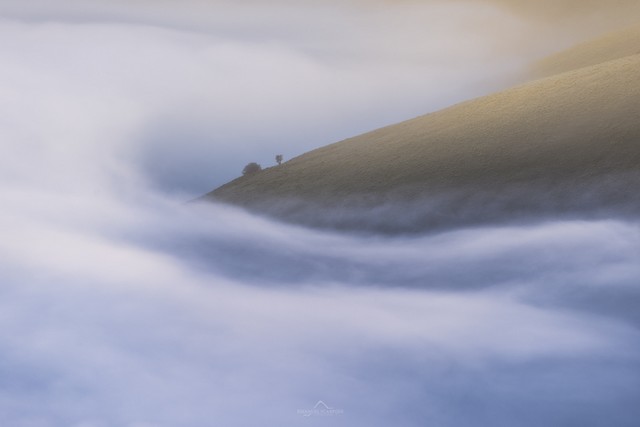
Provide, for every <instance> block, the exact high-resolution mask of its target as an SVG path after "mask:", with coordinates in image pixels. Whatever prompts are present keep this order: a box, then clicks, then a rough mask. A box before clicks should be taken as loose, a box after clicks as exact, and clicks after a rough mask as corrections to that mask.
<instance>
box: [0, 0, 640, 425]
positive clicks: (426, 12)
mask: <svg viewBox="0 0 640 427" xmlns="http://www.w3.org/2000/svg"><path fill="white" fill-rule="evenodd" d="M610 3H611V2H596V1H593V2H578V1H574V2H552V1H551V0H549V1H548V2H533V1H522V2H512V3H509V4H507V2H506V1H505V2H501V1H495V2H491V1H480V0H475V1H468V2H465V1H460V2H453V1H447V2H443V1H425V2H419V1H393V2H390V1H386V2H385V1H340V2H338V1H317V2H312V1H301V0H297V1H294V0H291V1H285V0H282V1H276V2H266V1H245V2H238V1H233V2H232V1H228V2H223V1H195V0H186V1H184V0H183V1H161V0H157V1H141V0H137V1H136V0H129V1H88V0H78V1H64V0H60V1H55V0H48V1H45V0H43V1H36V0H30V1H24V0H15V1H13V0H1V1H0V17H1V18H0V64H2V66H1V67H0V147H1V148H2V156H0V207H1V208H0V233H1V237H2V238H1V239H0V426H3V427H4V426H8V427H210V426H214V425H215V426H231V427H236V426H238V427H244V426H246V427H250V426H251V427H255V426H257V425H263V426H281V427H293V426H325V427H326V426H328V425H330V426H335V427H338V426H357V427H359V426H363V427H364V426H367V427H387V426H390V425H393V426H403V427H404V426H415V427H424V426H434V427H435V426H437V427H467V426H496V427H513V426H524V427H529V426H530V427H539V426H558V425H571V426H574V425H576V426H581V427H592V426H593V427H596V426H602V425H611V426H616V427H635V426H636V425H637V423H638V419H639V418H640V410H639V409H638V405H637V402H638V401H640V335H639V333H638V326H639V325H640V316H639V315H638V309H637V308H638V304H639V303H640V290H639V289H638V283H639V281H638V278H639V277H640V267H639V266H640V243H639V242H640V227H639V225H638V223H637V221H613V220H600V221H583V220H572V221H569V220H566V219H565V220H548V221H545V222H544V223H535V221H534V222H532V223H530V224H529V225H526V226H517V225H510V226H504V225H496V226H494V227H484V228H464V229H447V230H444V231H442V232H440V233H438V234H432V235H423V236H417V237H412V238H408V237H404V238H400V237H396V238H383V237H380V236H360V237H354V236H340V235H336V234H331V233H321V232H315V231H310V230H305V229H302V228H298V227H289V226H285V225H282V224H278V223H273V222H270V221H267V220H265V219H262V218H259V217H255V216H252V215H249V214H247V213H245V212H241V211H238V210H235V209H233V208H230V207H226V206H218V205H211V206H209V207H202V206H201V207H195V206H193V205H189V206H185V205H183V204H182V203H181V202H182V201H184V200H185V199H188V198H191V197H195V196H197V195H199V194H201V193H203V192H206V191H208V190H210V189H212V188H213V187H215V186H217V185H219V184H221V183H223V182H225V181H227V180H229V179H231V178H233V177H235V176H237V175H239V174H240V171H241V170H242V167H243V166H244V165H245V164H246V163H248V162H250V161H258V162H260V163H262V164H263V165H265V166H266V165H268V164H269V163H272V162H273V156H274V155H275V154H279V153H282V154H284V156H285V158H290V157H291V156H292V155H296V154H300V153H302V152H304V151H306V150H308V149H311V148H314V147H317V146H320V145H324V144H326V143H330V142H333V141H335V140H338V139H340V138H344V137H347V136H351V135H354V134H357V133H359V132H362V131H366V130H370V129H372V128H374V127H378V126H381V125H384V124H387V123H392V122H395V121H398V120H402V119H405V118H408V117H411V116H415V115H418V114H421V113H425V112H428V111H431V110H434V109H437V108H440V107H442V106H445V105H448V104H450V103H452V102H456V101H459V100H462V99H466V98H468V97H471V96H475V95H479V94H483V93H486V92H488V91H491V90H494V89H495V88H499V87H504V86H507V85H509V84H510V83H511V82H514V81H517V80H519V79H521V78H522V76H523V70H524V69H525V67H526V64H528V63H529V61H530V60H532V59H534V58H536V57H538V56H541V55H544V54H545V53H546V52H551V51H554V50H557V49H560V48H562V47H564V46H567V45H569V44H571V43H572V42H573V41H576V40H579V39H580V38H581V37H582V36H583V35H585V34H587V33H594V34H595V33H598V32H600V31H603V30H604V29H605V28H606V27H608V26H610V25H612V22H614V21H616V20H618V19H622V18H620V17H621V16H622V17H626V16H629V11H630V10H632V8H634V7H636V6H635V5H634V4H633V2H626V3H625V2H616V8H615V9H613V10H611V8H610V5H609V4H610ZM542 4H548V7H549V8H553V9H552V10H553V12H552V13H551V12H549V10H551V9H547V6H545V7H541V8H540V7H538V5H542ZM587 4H589V5H592V7H587V8H585V7H584V5H587ZM605 4H606V6H607V8H608V10H606V9H603V8H602V7H604V6H605ZM564 5H567V6H566V7H565V6H564ZM595 11H597V13H595ZM623 11H626V12H627V13H622V12H623ZM595 16H598V18H597V19H596V18H594V17H595ZM541 34H544V36H542V35H541ZM471 208H472V207H470V209H471ZM391 214H393V212H391ZM320 400H322V401H323V402H325V403H326V404H327V405H329V406H331V407H333V408H335V409H339V410H340V411H343V412H341V413H340V414H336V415H334V416H331V417H330V418H327V417H321V416H311V417H304V416H303V415H301V414H300V413H299V411H305V410H310V409H312V408H313V407H314V406H315V405H317V404H318V401H320Z"/></svg>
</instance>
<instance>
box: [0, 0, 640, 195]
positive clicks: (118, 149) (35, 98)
mask: <svg viewBox="0 0 640 427" xmlns="http://www.w3.org/2000/svg"><path fill="white" fill-rule="evenodd" d="M1 3H2V4H0V16H1V17H2V20H1V21H0V32H1V35H2V38H1V40H2V41H0V43H1V49H0V55H1V58H0V59H1V60H2V63H3V69H2V71H0V73H1V74H0V78H1V81H2V82H3V85H2V87H1V90H2V107H1V108H2V116H3V117H4V119H3V120H4V121H5V122H6V123H7V125H6V126H3V127H2V130H1V131H2V133H3V135H2V137H3V139H4V140H5V141H12V143H13V144H14V145H18V146H20V149H19V150H15V151H16V152H13V153H12V156H11V157H10V158H7V159H6V160H5V161H4V162H3V168H2V169H3V174H4V175H6V178H7V179H12V180H18V181H36V182H41V181H43V180H46V181H50V183H51V184H52V185H53V186H55V187H56V188H68V189H69V190H70V191H75V190H76V189H77V187H85V186H86V185H87V182H91V183H92V185H95V184H94V183H95V182H97V181H102V182H103V185H104V186H113V185H115V186H118V185H120V186H126V185H128V183H130V182H131V181H132V180H134V179H137V180H139V181H140V184H141V185H148V186H149V187H151V188H153V189H155V190H159V191H161V192H165V193H170V194H173V195H180V196H182V197H185V198H192V197H195V196H198V195H200V194H203V193H205V192H207V191H210V190H212V189H213V188H215V187H217V186H219V185H221V184H223V183H225V182H227V181H229V180H231V179H233V178H235V177H237V176H239V175H240V173H241V171H242V169H243V167H244V166H245V165H246V164H247V163H249V162H254V161H255V162H258V163H260V164H261V165H263V166H265V167H266V166H269V165H272V164H274V163H275V155H276V154H282V155H283V156H284V158H285V160H286V159H290V158H292V157H294V156H297V155H300V154H302V153H304V152H306V151H308V150H310V149H313V148H317V147H320V146H323V145H326V144H329V143H332V142H336V141H339V140H341V139H344V138H347V137H350V136H355V135H358V134H360V133H362V132H365V131H369V130H372V129H375V128H378V127H381V126H384V125H387V124H392V123H395V122H398V121H401V120H405V119H409V118H412V117H414V116H417V115H421V114H425V113H428V112H431V111H434V110H437V109H440V108H443V107H445V106H449V105H451V104H453V103H456V102H459V101H463V100H466V99H469V98H472V97H475V96H479V95H483V94H487V93H490V92H493V91H495V90H497V89H500V88H506V87H508V86H510V85H512V84H513V83H515V82H518V81H522V80H524V79H526V77H525V76H526V69H527V66H528V64H529V63H531V62H532V61H533V60H535V59H537V58H539V57H543V56H545V55H546V54H547V53H551V52H555V51H557V50H561V49H562V48H564V47H567V46H570V45H571V44H573V42H575V41H577V40H579V39H582V38H583V37H584V36H585V35H586V34H591V33H599V32H601V31H603V30H604V29H605V28H606V27H607V25H608V24H606V23H607V22H609V21H610V20H614V21H615V22H617V20H615V19H614V18H613V17H612V18H610V19H609V18H608V17H609V14H606V13H605V14H603V13H602V9H603V8H602V7H601V8H600V13H599V15H598V20H597V22H598V25H595V24H593V23H592V21H593V19H592V15H593V13H589V12H590V9H587V8H586V7H577V8H575V11H574V12H573V13H569V12H568V10H567V8H562V10H561V11H559V12H555V13H554V14H545V13H543V12H544V10H546V8H542V7H534V6H531V3H532V2H524V1H523V2H515V1H510V2H507V1H502V2H501V1H495V2H492V1H480V0H476V1H454V2H449V1H447V2H443V1H425V2H420V1H400V2H388V1H374V0H372V1H356V0H354V1H347V2H344V1H341V2H337V1H323V2H314V1H309V2H292V1H285V0H281V1H272V2H264V1H260V2H257V1H253V2H252V1H245V2H240V3H239V2H225V1H198V0H187V1H181V2H175V1H142V0H138V1H127V2H124V1H101V0H92V1H71V0H56V1H53V2H52V1H42V2H39V1H35V0H32V1H26V2H25V1H18V0H15V1H14V0H3V1H2V2H1ZM537 3H538V2H535V4H537ZM556 3H558V2H553V4H556ZM574 3H575V2H567V5H571V9H572V10H573V8H574V6H573V5H574ZM579 3H580V2H579ZM558 4H561V2H560V3H558ZM580 4H582V3H580ZM624 4H625V3H624V2H621V3H620V5H621V6H619V7H618V8H610V9H612V10H613V11H614V12H615V13H614V12H612V13H611V14H610V15H611V16H614V17H615V16H619V15H623V14H622V13H621V12H620V11H623V10H626V9H628V8H624V7H622V5H624ZM626 4H633V2H629V3H626ZM557 8H559V6H554V7H553V10H554V11H555V10H556V9H557ZM592 9H593V8H592ZM623 16H624V15H623ZM558 20H561V21H562V23H561V25H559V24H558ZM22 165H29V166H30V167H26V166H25V167H22ZM96 165H98V167H96ZM25 175H26V176H25ZM97 175H104V176H100V177H98V176H97ZM79 176H83V177H86V178H87V179H86V180H85V179H82V180H78V179H77V177H79ZM79 181H80V182H79ZM85 190H86V188H85ZM95 190H96V191H102V190H103V189H102V188H95Z"/></svg>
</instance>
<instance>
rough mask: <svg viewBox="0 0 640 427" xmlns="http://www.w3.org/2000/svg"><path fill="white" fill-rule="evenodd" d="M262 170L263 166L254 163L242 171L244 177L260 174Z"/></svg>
mask: <svg viewBox="0 0 640 427" xmlns="http://www.w3.org/2000/svg"><path fill="white" fill-rule="evenodd" d="M261 170H262V166H260V165H259V164H257V163H255V162H252V163H249V164H248V165H247V166H245V167H244V169H242V175H252V174H254V173H257V172H260V171H261Z"/></svg>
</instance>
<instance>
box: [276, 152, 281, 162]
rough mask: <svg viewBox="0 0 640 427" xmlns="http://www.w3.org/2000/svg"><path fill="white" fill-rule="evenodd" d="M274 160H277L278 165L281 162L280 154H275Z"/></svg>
mask: <svg viewBox="0 0 640 427" xmlns="http://www.w3.org/2000/svg"><path fill="white" fill-rule="evenodd" d="M276 162H278V164H279V165H281V164H282V154H276Z"/></svg>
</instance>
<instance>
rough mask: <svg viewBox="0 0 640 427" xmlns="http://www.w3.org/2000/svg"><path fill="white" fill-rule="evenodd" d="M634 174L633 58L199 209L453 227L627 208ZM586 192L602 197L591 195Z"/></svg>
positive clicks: (350, 151) (354, 150) (286, 172)
mask: <svg viewBox="0 0 640 427" xmlns="http://www.w3.org/2000/svg"><path fill="white" fill-rule="evenodd" d="M639 171H640V55H634V56H630V57H626V58H623V59H618V60H614V61H609V62H606V63H603V64H599V65H595V66H591V67H587V68H582V69H579V70H577V71H572V72H569V73H565V74H562V75H559V76H555V77H551V78H547V79H543V80H538V81H535V82H532V83H529V84H526V85H523V86H520V87H517V88H514V89H511V90H507V91H505V92H502V93H498V94H494V95H490V96H487V97H483V98H480V99H476V100H472V101H469V102H465V103H462V104H459V105H456V106H453V107H451V108H448V109H446V110H443V111H440V112H437V113H434V114H429V115H426V116H422V117H418V118H415V119H412V120H409V121H406V122H403V123H399V124H396V125H393V126H389V127H385V128H382V129H379V130H375V131H373V132H370V133H367V134H364V135H361V136H357V137H355V138H350V139H347V140H345V141H342V142H338V143H336V144H332V145H328V146H326V147H322V148H320V149H317V150H314V151H311V152H309V153H306V154H304V155H302V156H300V157H297V158H295V159H292V160H290V161H288V162H286V163H284V164H283V165H282V166H277V167H273V168H269V169H266V170H264V171H262V172H260V173H258V174H256V175H252V176H245V177H241V178H238V179H236V180H234V181H232V182H230V183H229V184H226V185H224V186H222V187H220V188H218V189H216V190H214V191H213V192H211V193H209V194H208V195H206V196H205V198H208V199H216V200H221V201H225V202H230V203H234V204H239V205H243V206H246V207H249V208H251V209H254V210H257V211H262V212H265V213H268V214H271V215H275V216H278V217H281V218H285V219H288V220H292V221H296V222H302V223H308V224H315V225H324V226H342V227H347V228H349V227H352V226H358V221H359V220H360V219H362V215H363V214H364V213H367V212H368V213H371V212H372V211H371V209H374V208H377V207H380V206H381V205H391V206H394V207H395V208H397V207H398V206H400V205H402V204H405V205H406V206H405V208H401V211H396V212H392V211H391V210H387V211H385V212H382V211H380V212H378V213H379V215H393V216H395V217H398V216H403V215H404V216H406V214H407V212H405V211H409V210H411V212H412V215H418V216H419V218H417V217H412V219H407V218H404V219H402V220H401V221H405V222H407V221H408V222H411V221H414V222H415V221H417V220H419V222H420V223H421V224H422V225H421V226H426V227H428V226H431V225H434V224H436V223H440V222H442V221H445V222H446V221H449V220H450V218H452V217H460V218H461V220H460V222H469V221H471V222H473V221H475V220H479V221H482V220H483V218H484V219H486V220H491V219H496V220H497V219H498V218H503V217H504V216H505V215H509V214H512V213H513V212H527V211H532V210H533V211H536V210H540V209H542V210H546V211H549V212H554V211H557V210H564V211H566V210H571V207H572V206H573V207H575V209H574V210H578V211H579V210H581V209H585V208H588V207H591V208H594V207H599V206H601V205H603V204H604V205H607V204H616V203H619V202H621V201H624V200H625V199H629V198H631V197H633V193H634V192H635V189H634V190H629V189H628V188H627V187H628V186H629V185H635V184H640V182H639V181H637V180H636V173H637V172H639ZM623 181H624V182H623ZM587 183H588V184H589V185H588V187H584V186H585V185H587ZM593 185H595V186H596V187H597V188H600V190H599V191H600V192H601V193H602V194H599V195H598V196H597V197H596V196H593V195H590V194H591V193H593V192H594V191H596V190H594V188H595V187H593ZM559 189H561V190H562V191H560V190H559ZM558 191H560V192H558ZM554 192H556V193H554ZM452 194H456V195H457V196H452ZM549 197H550V198H549ZM574 199H575V200H574ZM443 200H444V201H443ZM569 200H570V201H569ZM416 201H420V202H419V203H417V202H416ZM471 201H473V202H471ZM585 203H586V204H585ZM489 207H491V208H489ZM543 207H544V209H543ZM340 209H342V211H341V213H339V214H338V213H337V212H338V210H340ZM416 210H417V211H420V212H417V213H416ZM319 211H324V212H319ZM463 211H465V212H466V213H464V214H463V213H461V212H463ZM329 217H331V219H328V218H329ZM435 217H438V218H439V219H438V218H436V219H434V218H435ZM462 217H464V218H462ZM465 218H466V219H465ZM376 221H377V220H376ZM390 221H391V220H390ZM387 222H389V221H387ZM391 222H393V221H391ZM376 224H377V225H375V226H378V225H380V224H379V223H378V222H376ZM385 224H386V223H385ZM385 224H383V226H387V225H388V224H386V225H385ZM407 227H408V226H407ZM401 228H402V227H401Z"/></svg>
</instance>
